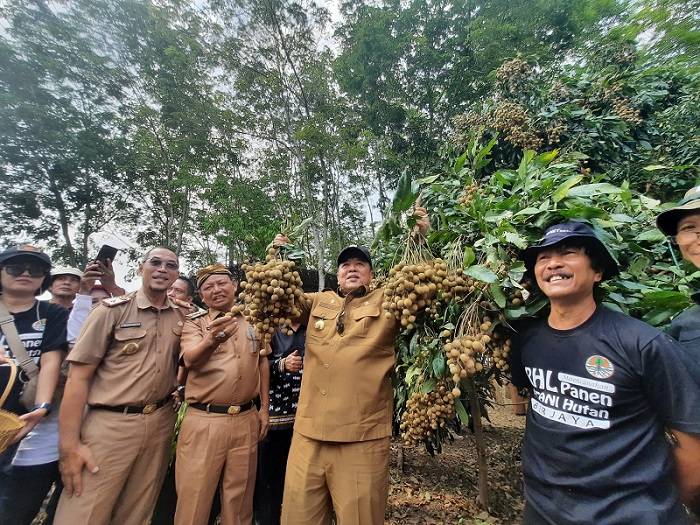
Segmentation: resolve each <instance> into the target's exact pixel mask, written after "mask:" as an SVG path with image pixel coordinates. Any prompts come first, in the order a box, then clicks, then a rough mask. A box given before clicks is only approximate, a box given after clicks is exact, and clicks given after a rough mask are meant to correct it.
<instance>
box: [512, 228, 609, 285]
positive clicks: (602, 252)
mask: <svg viewBox="0 0 700 525" xmlns="http://www.w3.org/2000/svg"><path fill="white" fill-rule="evenodd" d="M574 240H575V241H576V242H578V243H581V244H583V246H584V247H585V248H586V250H587V251H588V253H589V254H590V255H591V256H592V257H593V258H595V259H596V261H598V263H600V265H601V266H602V267H603V279H604V280H605V279H610V278H611V277H615V276H616V275H617V274H619V273H620V270H619V268H618V267H617V262H616V261H615V258H614V257H613V256H612V255H611V254H610V252H609V251H608V249H607V248H606V247H605V244H603V241H601V240H600V239H599V238H598V236H597V235H596V234H595V232H594V231H593V228H591V227H590V226H589V225H588V224H586V223H584V222H577V221H567V222H562V223H561V224H554V225H552V226H549V227H548V228H547V229H546V230H545V231H544V235H543V236H542V238H541V239H540V240H539V241H538V243H537V244H535V245H534V246H529V247H527V248H525V249H524V250H521V251H520V256H519V258H520V259H521V260H522V261H525V268H526V269H527V271H528V272H530V273H532V271H533V269H534V268H535V261H536V260H537V255H538V254H539V253H540V252H541V251H542V250H544V249H545V248H549V247H550V246H554V245H556V244H560V243H563V242H565V241H574Z"/></svg>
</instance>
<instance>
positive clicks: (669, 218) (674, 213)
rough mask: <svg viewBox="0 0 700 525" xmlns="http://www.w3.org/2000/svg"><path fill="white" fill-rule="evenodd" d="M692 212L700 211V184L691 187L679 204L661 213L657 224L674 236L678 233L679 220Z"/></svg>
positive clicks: (663, 230)
mask: <svg viewBox="0 0 700 525" xmlns="http://www.w3.org/2000/svg"><path fill="white" fill-rule="evenodd" d="M690 213H700V186H695V187H694V188H691V189H689V190H688V191H687V192H685V196H684V197H683V198H682V199H681V200H680V201H679V202H678V204H676V205H675V206H674V207H673V208H671V209H670V210H666V211H664V212H661V213H659V216H658V217H657V218H656V226H658V228H659V230H661V231H662V232H664V233H665V234H666V235H668V236H670V237H672V236H674V235H676V233H678V222H679V221H680V220H681V219H682V218H683V217H684V216H685V215H689V214H690Z"/></svg>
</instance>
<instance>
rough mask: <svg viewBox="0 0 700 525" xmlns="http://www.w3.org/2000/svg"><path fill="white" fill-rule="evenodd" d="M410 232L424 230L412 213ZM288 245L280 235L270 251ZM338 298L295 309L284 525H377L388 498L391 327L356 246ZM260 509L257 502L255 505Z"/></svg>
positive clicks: (343, 255)
mask: <svg viewBox="0 0 700 525" xmlns="http://www.w3.org/2000/svg"><path fill="white" fill-rule="evenodd" d="M414 216H415V217H416V218H417V219H418V220H417V224H416V227H415V229H416V230H417V231H419V232H420V234H424V233H425V232H426V231H427V229H428V219H427V211H426V210H425V208H421V207H416V209H415V211H414ZM286 242H289V239H287V238H286V237H284V236H282V235H278V236H277V237H276V238H275V241H274V244H276V245H280V244H284V243H286ZM337 276H338V288H339V290H338V293H336V292H335V291H332V290H330V289H325V290H323V291H321V292H318V293H314V294H306V295H304V296H303V298H302V300H300V301H299V304H298V306H299V308H300V311H301V315H300V317H299V318H298V319H292V321H298V322H300V323H302V324H306V325H307V331H306V351H305V357H304V380H303V381H302V385H301V392H300V394H299V405H298V408H297V414H296V420H295V423H294V435H293V437H292V445H291V450H290V452H289V460H288V462H287V472H286V476H285V484H284V498H283V503H282V524H283V525H326V524H328V523H330V519H331V510H334V511H335V513H336V516H337V518H338V523H356V524H357V523H360V524H362V525H379V524H382V523H384V513H385V511H386V505H387V500H388V495H389V455H390V437H391V416H392V410H393V390H392V386H391V376H392V375H393V373H394V365H395V363H396V359H395V355H394V344H395V341H396V336H397V335H398V333H399V329H400V325H399V323H398V321H397V320H396V319H394V318H393V317H392V318H391V319H387V317H386V316H385V315H384V312H383V310H382V308H381V305H382V302H384V292H383V290H382V289H381V288H377V289H375V290H370V289H369V285H370V283H371V282H372V279H373V278H374V270H373V268H372V258H371V257H370V254H369V251H368V250H367V249H366V248H364V247H362V246H348V247H346V248H345V249H343V250H342V251H341V252H340V254H339V255H338V272H337ZM263 504H264V503H263Z"/></svg>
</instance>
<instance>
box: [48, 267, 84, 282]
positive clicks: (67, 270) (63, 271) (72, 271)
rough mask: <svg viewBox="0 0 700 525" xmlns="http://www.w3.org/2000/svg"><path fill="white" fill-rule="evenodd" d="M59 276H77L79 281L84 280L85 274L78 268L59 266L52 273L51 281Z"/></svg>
mask: <svg viewBox="0 0 700 525" xmlns="http://www.w3.org/2000/svg"><path fill="white" fill-rule="evenodd" d="M59 275H75V276H76V277H77V278H78V279H82V278H83V272H81V271H80V270H78V269H77V268H72V267H70V266H59V267H58V268H54V269H53V270H52V271H51V280H52V281H53V279H55V278H56V277H58V276H59Z"/></svg>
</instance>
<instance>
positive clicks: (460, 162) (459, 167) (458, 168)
mask: <svg viewBox="0 0 700 525" xmlns="http://www.w3.org/2000/svg"><path fill="white" fill-rule="evenodd" d="M466 161H467V153H466V152H465V153H462V155H461V156H460V157H459V158H458V159H457V161H456V162H455V172H456V173H459V172H460V171H462V168H463V167H464V163H465V162H466Z"/></svg>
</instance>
